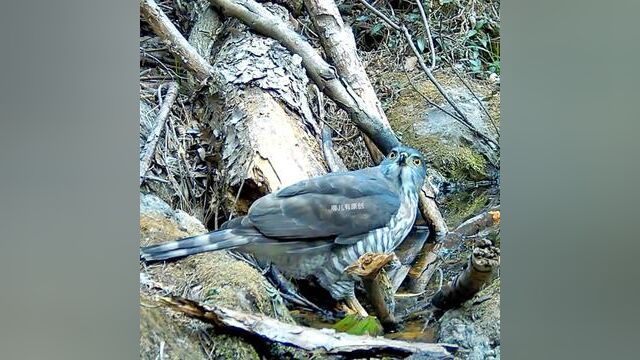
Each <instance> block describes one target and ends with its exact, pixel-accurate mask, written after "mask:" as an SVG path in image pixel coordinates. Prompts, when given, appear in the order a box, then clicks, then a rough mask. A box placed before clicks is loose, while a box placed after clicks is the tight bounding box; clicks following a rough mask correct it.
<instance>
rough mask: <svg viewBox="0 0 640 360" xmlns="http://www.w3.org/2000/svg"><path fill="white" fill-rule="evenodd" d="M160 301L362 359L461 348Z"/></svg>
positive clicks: (245, 330) (254, 332) (260, 334)
mask: <svg viewBox="0 0 640 360" xmlns="http://www.w3.org/2000/svg"><path fill="white" fill-rule="evenodd" d="M160 300H161V301H162V302H164V303H165V304H167V305H168V306H170V307H172V308H173V309H175V310H177V311H180V312H182V313H185V314H187V315H188V316H190V317H194V318H196V319H199V320H201V321H204V322H207V323H210V324H213V325H215V326H217V327H219V328H221V329H226V330H231V331H235V332H238V333H240V334H243V335H245V336H250V337H253V338H256V337H257V338H261V339H264V340H267V341H269V342H275V343H280V344H284V345H289V346H294V347H297V348H300V349H303V350H307V351H318V352H321V353H324V354H332V355H343V356H348V357H358V358H361V357H366V356H367V355H375V356H380V355H390V356H408V355H412V354H420V355H425V356H427V357H429V358H430V359H453V356H452V355H451V351H455V350H456V349H457V346H455V345H449V344H427V343H418V342H406V341H399V340H390V339H385V338H383V337H370V336H356V335H349V334H345V333H336V332H335V330H330V329H313V328H309V327H304V326H299V325H293V324H288V323H283V322H280V321H278V320H275V319H272V318H269V317H266V316H258V315H252V314H244V313H241V312H239V311H235V310H231V309H225V308H222V307H218V306H207V305H203V304H199V303H197V302H195V301H191V300H187V299H184V298H178V297H161V298H160Z"/></svg>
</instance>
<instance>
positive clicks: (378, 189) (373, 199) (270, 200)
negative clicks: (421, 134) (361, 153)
mask: <svg viewBox="0 0 640 360" xmlns="http://www.w3.org/2000/svg"><path fill="white" fill-rule="evenodd" d="M399 207H400V200H399V198H398V195H397V194H396V193H395V192H394V191H393V190H392V189H391V187H390V185H389V184H388V183H387V182H386V181H385V180H384V179H382V178H381V177H376V176H375V173H372V172H370V171H355V172H348V173H333V174H329V175H325V176H322V177H318V178H314V179H310V180H305V181H301V182H299V183H296V184H293V185H291V186H288V187H286V188H283V189H281V190H280V191H278V192H276V193H273V194H270V195H267V196H264V197H262V198H260V199H258V200H257V201H256V202H254V204H253V205H252V207H251V209H249V214H248V218H249V220H250V221H251V223H252V225H253V226H255V227H256V228H257V229H258V230H259V231H260V232H261V233H263V234H264V235H266V236H268V237H272V238H279V239H283V240H284V239H310V238H313V239H319V238H331V239H335V241H336V242H338V243H344V241H341V240H344V239H346V238H353V237H354V236H356V235H359V234H365V233H367V232H369V231H371V230H375V229H377V228H380V227H383V226H385V225H386V224H387V223H388V222H389V220H390V219H391V217H392V216H393V215H394V214H395V213H396V212H397V211H398V208H399ZM356 238H357V236H356ZM347 242H348V241H347Z"/></svg>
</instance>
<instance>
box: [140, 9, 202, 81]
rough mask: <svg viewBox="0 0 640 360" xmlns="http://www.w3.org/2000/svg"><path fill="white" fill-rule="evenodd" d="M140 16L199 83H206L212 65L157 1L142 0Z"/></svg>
mask: <svg viewBox="0 0 640 360" xmlns="http://www.w3.org/2000/svg"><path fill="white" fill-rule="evenodd" d="M140 14H142V16H143V17H144V19H145V20H146V22H147V23H148V24H149V25H150V26H151V29H153V32H154V33H155V34H156V35H158V36H159V37H160V38H161V39H162V40H163V41H164V42H165V43H166V44H167V46H168V47H169V50H170V51H171V52H172V53H173V54H174V55H176V56H178V57H179V58H180V60H182V62H183V63H184V65H185V66H186V67H187V68H188V69H189V70H190V71H192V72H193V73H194V74H195V76H196V78H197V79H198V81H200V82H205V81H206V80H207V79H208V78H209V76H211V72H212V70H213V68H212V67H211V65H210V64H209V63H208V62H207V61H206V60H205V59H204V58H203V57H202V56H200V54H198V52H197V51H196V49H195V48H194V47H193V46H192V45H191V44H189V42H188V41H187V40H186V39H185V38H184V36H182V34H181V33H180V31H178V29H176V27H175V25H173V23H172V22H171V20H170V19H169V17H168V16H167V15H166V14H165V13H164V11H162V9H160V7H159V6H158V4H157V3H156V2H155V1H153V0H140Z"/></svg>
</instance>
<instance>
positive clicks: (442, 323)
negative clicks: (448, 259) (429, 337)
mask: <svg viewBox="0 0 640 360" xmlns="http://www.w3.org/2000/svg"><path fill="white" fill-rule="evenodd" d="M438 323H439V324H438V342H442V343H450V344H456V345H458V346H460V349H459V350H458V352H457V353H456V357H457V358H460V359H467V360H483V359H489V360H494V359H496V360H497V359H500V279H496V280H494V281H493V282H492V283H491V285H489V286H487V287H486V288H485V289H483V290H482V291H480V292H479V293H478V294H476V296H474V298H473V299H471V300H469V301H467V302H466V303H465V304H463V306H462V307H460V308H458V309H453V310H449V311H447V312H446V313H444V315H443V316H442V317H441V318H440V319H439V322H438Z"/></svg>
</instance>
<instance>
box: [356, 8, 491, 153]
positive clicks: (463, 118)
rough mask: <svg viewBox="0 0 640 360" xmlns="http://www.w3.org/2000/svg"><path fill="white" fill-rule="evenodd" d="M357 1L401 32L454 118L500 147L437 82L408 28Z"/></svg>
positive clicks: (484, 139) (486, 141) (480, 136)
mask: <svg viewBox="0 0 640 360" xmlns="http://www.w3.org/2000/svg"><path fill="white" fill-rule="evenodd" d="M358 1H360V3H362V5H364V6H365V7H366V8H367V9H369V10H371V11H372V12H373V13H374V14H376V15H377V16H378V17H380V18H381V19H382V20H383V21H384V22H385V23H387V25H389V26H390V27H391V28H393V29H394V30H396V31H398V32H400V33H402V35H403V36H404V37H405V39H406V41H407V43H408V44H409V47H410V48H411V51H413V53H414V54H415V56H416V58H417V59H418V64H420V67H421V68H422V71H424V73H425V74H426V75H427V77H428V78H429V80H430V81H431V82H432V83H433V85H434V86H435V87H436V89H438V91H439V92H440V93H441V94H442V96H443V97H444V99H445V100H446V101H447V103H449V105H451V107H452V108H453V110H455V112H456V113H458V115H459V116H460V118H455V119H456V120H458V121H459V122H460V123H461V124H462V125H463V126H465V127H466V128H468V129H469V130H470V131H471V132H472V133H473V134H474V135H475V136H476V137H478V138H479V139H480V140H481V141H482V142H484V143H486V144H488V145H489V146H490V147H493V148H494V149H496V150H498V149H500V145H498V143H497V142H495V141H494V140H493V139H491V138H490V137H488V136H487V135H485V134H483V133H482V132H480V131H478V130H477V129H476V128H475V126H473V124H472V123H471V122H469V120H468V119H467V116H466V115H465V114H464V113H463V112H462V110H460V108H459V107H458V105H457V104H456V103H455V102H454V101H453V99H451V97H450V96H449V95H448V94H447V92H446V91H445V90H444V88H443V87H442V85H440V82H438V80H436V78H435V77H434V76H433V74H432V73H431V70H430V69H429V67H428V66H427V65H426V64H425V62H424V59H423V57H422V55H421V54H420V52H419V51H418V49H417V48H416V46H415V44H414V43H413V38H412V37H411V34H410V33H409V30H408V29H407V27H406V26H404V25H398V24H397V23H395V22H393V20H391V19H389V18H388V17H387V16H386V15H384V14H382V13H381V12H380V11H379V10H378V9H376V8H375V7H373V6H372V5H371V4H369V3H368V2H367V1H366V0H358ZM487 161H488V162H489V163H491V164H492V165H494V166H497V164H494V162H493V161H492V160H491V159H489V158H487Z"/></svg>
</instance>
